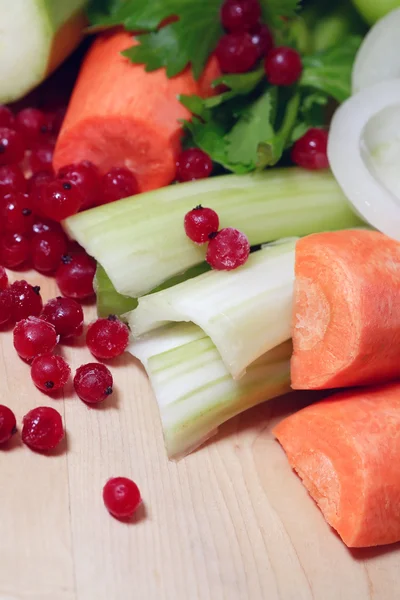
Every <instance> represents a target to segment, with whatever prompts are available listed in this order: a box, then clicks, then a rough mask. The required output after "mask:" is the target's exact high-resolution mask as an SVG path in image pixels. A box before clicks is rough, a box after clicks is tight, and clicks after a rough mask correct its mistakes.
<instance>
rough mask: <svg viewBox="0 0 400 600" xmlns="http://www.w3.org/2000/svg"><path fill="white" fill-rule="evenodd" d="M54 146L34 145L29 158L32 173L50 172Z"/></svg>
mask: <svg viewBox="0 0 400 600" xmlns="http://www.w3.org/2000/svg"><path fill="white" fill-rule="evenodd" d="M53 154H54V144H53V143H52V142H50V141H49V142H40V143H39V142H37V143H36V144H34V145H33V147H32V150H31V153H30V155H29V157H28V163H29V166H30V168H31V171H32V173H37V172H39V171H49V170H50V169H51V168H52V163H53Z"/></svg>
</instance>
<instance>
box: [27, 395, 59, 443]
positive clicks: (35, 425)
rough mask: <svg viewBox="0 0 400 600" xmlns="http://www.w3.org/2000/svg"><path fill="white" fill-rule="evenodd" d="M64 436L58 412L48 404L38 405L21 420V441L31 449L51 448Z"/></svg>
mask: <svg viewBox="0 0 400 600" xmlns="http://www.w3.org/2000/svg"><path fill="white" fill-rule="evenodd" d="M63 437H64V427H63V423H62V419H61V415H60V413H58V412H57V411H56V410H54V408H50V407H48V406H38V407H37V408H34V409H33V410H31V411H29V412H28V414H26V415H25V416H24V418H23V421H22V441H23V442H24V444H26V445H27V446H28V447H29V448H31V450H36V451H39V452H46V451H48V450H53V448H55V447H56V446H58V444H59V443H60V442H61V440H62V439H63Z"/></svg>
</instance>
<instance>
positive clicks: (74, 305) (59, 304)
mask: <svg viewBox="0 0 400 600" xmlns="http://www.w3.org/2000/svg"><path fill="white" fill-rule="evenodd" d="M40 316H41V318H42V319H44V320H45V321H48V322H49V323H51V324H52V325H54V327H55V328H56V331H57V334H58V335H59V336H61V338H62V339H65V338H70V337H76V336H79V335H81V334H82V332H83V310H82V306H81V305H80V304H78V302H76V300H73V299H72V298H62V297H61V296H58V297H57V298H52V299H51V300H49V301H48V302H47V303H46V304H45V306H44V308H43V311H42V314H41V315H40Z"/></svg>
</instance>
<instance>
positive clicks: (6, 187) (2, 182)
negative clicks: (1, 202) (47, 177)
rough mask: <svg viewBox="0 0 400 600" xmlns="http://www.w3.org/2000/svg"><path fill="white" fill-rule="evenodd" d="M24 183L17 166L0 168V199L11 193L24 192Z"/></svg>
mask: <svg viewBox="0 0 400 600" xmlns="http://www.w3.org/2000/svg"><path fill="white" fill-rule="evenodd" d="M25 191H26V181H25V178H24V175H23V173H22V171H21V169H20V168H19V167H18V166H17V165H2V166H0V199H1V198H4V196H6V195H7V194H11V193H12V192H25Z"/></svg>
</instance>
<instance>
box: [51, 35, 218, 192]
mask: <svg viewBox="0 0 400 600" xmlns="http://www.w3.org/2000/svg"><path fill="white" fill-rule="evenodd" d="M134 43H135V41H134V39H133V37H132V35H131V34H129V33H127V32H125V31H117V32H113V33H111V34H110V33H108V34H103V35H100V36H99V37H98V38H97V39H96V40H95V42H94V44H93V45H92V46H91V48H90V49H89V51H88V53H87V55H86V57H85V59H84V62H83V65H82V68H81V71H80V74H79V77H78V80H77V82H76V84H75V88H74V91H73V94H72V98H71V101H70V104H69V107H68V111H67V114H66V117H65V120H64V123H63V127H62V129H61V132H60V135H59V138H58V141H57V145H56V148H55V153H54V159H53V164H54V168H55V169H56V170H58V169H59V168H60V167H62V166H64V165H67V164H70V163H75V162H80V161H82V160H90V161H91V162H93V163H94V164H96V165H97V166H98V167H99V168H100V170H101V172H103V173H104V172H106V171H108V170H109V169H110V168H111V167H114V166H125V167H128V168H129V169H131V170H132V172H133V173H134V174H135V176H136V178H137V180H138V183H139V187H140V191H147V190H151V189H157V188H159V187H162V186H164V185H167V184H169V183H170V182H171V181H172V180H173V179H174V177H175V170H176V156H177V154H178V152H179V150H180V139H181V136H182V126H181V124H180V123H179V120H180V119H190V113H189V111H188V110H187V109H186V108H185V107H184V106H183V105H182V104H181V103H180V102H179V100H178V98H177V96H178V95H179V94H188V95H190V94H201V93H202V94H203V95H210V94H211V93H212V91H211V88H210V80H211V79H213V78H214V77H217V76H218V71H217V69H216V62H215V60H214V59H213V60H211V61H210V63H209V66H208V68H207V69H206V72H205V73H204V75H203V77H202V78H201V80H200V81H199V82H196V81H195V80H194V78H193V75H192V73H191V72H190V70H188V69H187V70H185V71H184V72H183V73H181V74H180V75H177V76H176V77H173V78H172V79H168V78H167V76H166V73H165V70H164V69H160V70H157V71H154V72H152V73H146V71H145V68H144V66H143V65H136V64H132V63H131V62H130V61H129V59H128V58H125V57H123V56H122V55H121V51H123V50H125V49H126V48H129V47H130V46H132V45H133V44H134Z"/></svg>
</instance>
